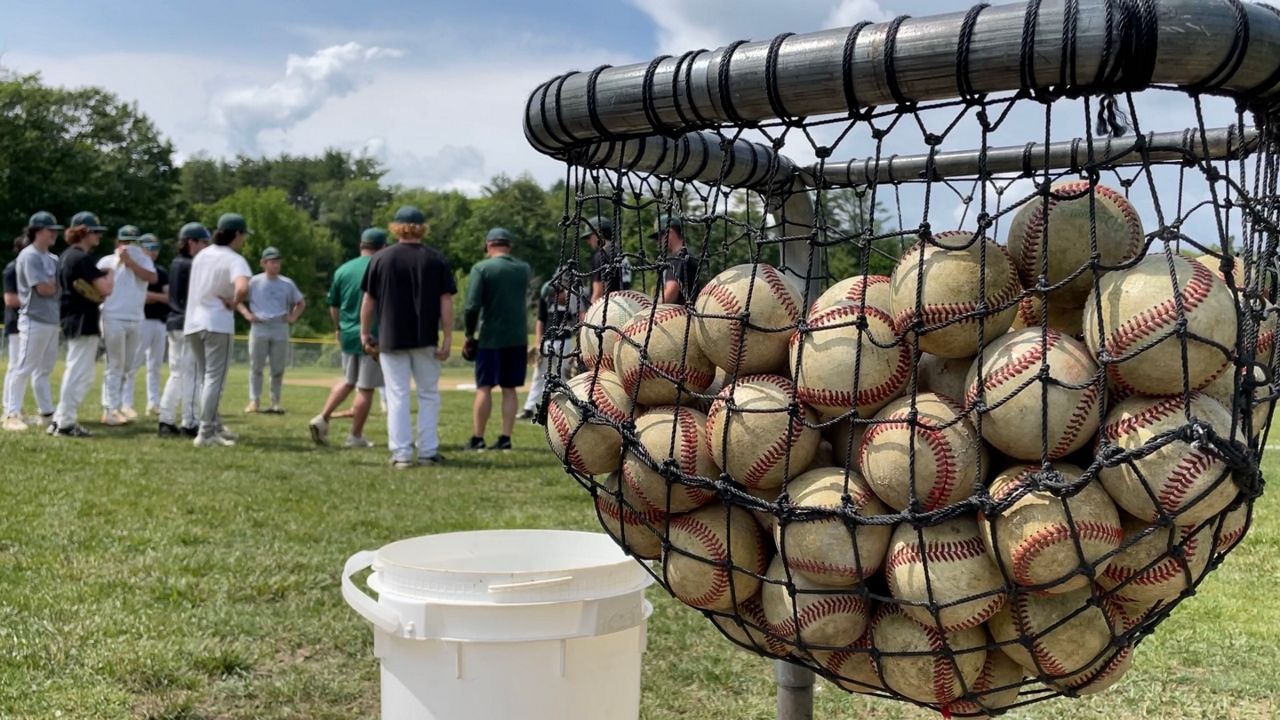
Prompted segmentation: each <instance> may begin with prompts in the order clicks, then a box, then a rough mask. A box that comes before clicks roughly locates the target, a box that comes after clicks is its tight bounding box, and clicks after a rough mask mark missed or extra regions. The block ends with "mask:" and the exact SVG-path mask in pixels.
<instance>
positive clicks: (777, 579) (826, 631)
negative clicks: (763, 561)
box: [760, 557, 870, 650]
mask: <svg viewBox="0 0 1280 720" xmlns="http://www.w3.org/2000/svg"><path fill="white" fill-rule="evenodd" d="M793 590H794V594H793ZM760 604H761V605H762V606H763V607H764V616H765V619H766V620H767V621H768V623H769V629H770V630H771V631H772V632H773V633H774V634H776V635H777V636H778V637H779V638H780V639H781V640H782V641H783V642H785V643H787V644H788V645H795V646H800V647H801V648H802V649H807V648H808V646H818V647H822V648H825V649H828V650H829V649H831V648H837V647H844V646H846V645H851V644H853V643H854V642H856V641H857V639H858V638H859V637H861V636H862V634H863V633H864V632H866V629H867V623H868V622H869V620H870V618H869V617H868V605H867V599H866V597H864V596H863V595H860V594H857V593H852V592H849V591H848V590H847V589H841V588H832V587H829V586H825V585H819V584H817V583H815V582H811V581H809V580H808V579H806V578H805V577H804V576H803V575H801V574H799V573H797V572H794V571H793V572H792V573H791V577H790V587H789V586H788V577H787V568H786V566H785V565H784V563H783V560H782V558H781V557H775V558H774V559H773V562H772V563H770V564H769V572H768V573H767V574H766V575H765V582H764V588H763V589H762V590H761V591H760Z"/></svg>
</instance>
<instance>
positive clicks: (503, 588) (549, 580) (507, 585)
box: [489, 575, 573, 593]
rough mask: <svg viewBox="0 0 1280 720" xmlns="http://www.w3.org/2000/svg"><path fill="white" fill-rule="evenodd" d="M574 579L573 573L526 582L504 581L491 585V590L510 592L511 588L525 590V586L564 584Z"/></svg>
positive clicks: (494, 591) (493, 591)
mask: <svg viewBox="0 0 1280 720" xmlns="http://www.w3.org/2000/svg"><path fill="white" fill-rule="evenodd" d="M572 580H573V576H572V575H565V576H564V577H558V578H544V579H542V580H528V581H525V582H518V583H504V584H502V585H490V586H489V592H490V593H500V592H508V591H511V590H524V589H525V588H535V587H547V586H548V585H563V584H564V583H567V582H571V581H572Z"/></svg>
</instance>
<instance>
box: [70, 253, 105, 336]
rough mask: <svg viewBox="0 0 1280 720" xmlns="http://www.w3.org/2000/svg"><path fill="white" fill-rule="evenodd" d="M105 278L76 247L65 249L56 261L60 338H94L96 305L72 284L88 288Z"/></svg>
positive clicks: (96, 323)
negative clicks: (60, 316) (86, 284)
mask: <svg viewBox="0 0 1280 720" xmlns="http://www.w3.org/2000/svg"><path fill="white" fill-rule="evenodd" d="M106 274H107V272H106V271H105V270H99V269H98V260H97V258H95V257H94V256H93V255H90V254H89V253H87V252H85V251H84V250H83V249H81V248H79V247H75V246H72V247H69V248H67V251H66V252H64V253H62V257H61V258H60V259H59V261H58V283H59V284H60V285H61V286H62V334H63V335H65V336H66V337H68V338H76V337H80V336H81V335H97V334H98V303H96V302H92V301H90V300H89V299H87V298H85V297H84V296H83V295H81V294H80V293H79V292H77V291H76V289H75V287H74V285H75V281H76V280H84V281H85V282H87V283H89V284H90V285H92V284H93V281H94V280H97V279H98V278H100V277H103V276H105V275H106Z"/></svg>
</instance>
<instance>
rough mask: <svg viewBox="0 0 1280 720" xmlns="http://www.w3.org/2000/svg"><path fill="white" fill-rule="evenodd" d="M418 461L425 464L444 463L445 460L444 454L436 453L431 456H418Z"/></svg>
mask: <svg viewBox="0 0 1280 720" xmlns="http://www.w3.org/2000/svg"><path fill="white" fill-rule="evenodd" d="M418 462H419V463H421V464H423V465H443V464H444V462H445V460H444V456H443V455H441V454H440V453H436V454H435V455H432V456H431V457H420V458H418Z"/></svg>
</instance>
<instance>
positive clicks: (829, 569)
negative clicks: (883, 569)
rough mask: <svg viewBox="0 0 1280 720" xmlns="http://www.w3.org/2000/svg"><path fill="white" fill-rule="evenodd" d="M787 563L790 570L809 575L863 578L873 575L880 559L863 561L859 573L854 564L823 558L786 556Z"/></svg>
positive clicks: (878, 566) (878, 567) (877, 568)
mask: <svg viewBox="0 0 1280 720" xmlns="http://www.w3.org/2000/svg"><path fill="white" fill-rule="evenodd" d="M787 564H788V565H790V566H791V569H792V570H797V571H799V572H802V573H807V574H811V575H838V576H840V577H847V578H863V577H869V576H871V575H874V574H875V573H876V571H878V570H879V569H880V561H879V559H878V558H872V559H871V562H868V563H864V564H863V566H862V573H861V574H859V572H858V568H857V566H855V565H846V564H843V563H833V562H827V561H825V560H814V559H812V558H794V559H793V558H787Z"/></svg>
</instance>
